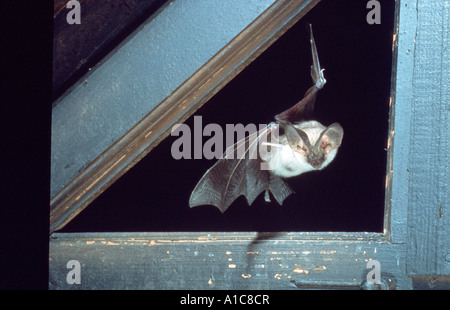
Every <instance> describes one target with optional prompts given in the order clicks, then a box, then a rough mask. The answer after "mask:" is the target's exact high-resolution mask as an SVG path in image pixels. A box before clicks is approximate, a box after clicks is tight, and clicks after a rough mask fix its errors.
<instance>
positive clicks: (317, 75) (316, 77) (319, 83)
mask: <svg viewBox="0 0 450 310" xmlns="http://www.w3.org/2000/svg"><path fill="white" fill-rule="evenodd" d="M309 32H310V39H309V42H310V43H311V54H312V60H313V64H312V66H311V77H312V79H313V81H314V82H315V86H316V87H317V88H318V89H322V88H323V86H324V85H325V83H326V82H327V80H325V77H324V75H323V71H324V70H325V69H321V68H320V62H319V54H318V53H317V47H316V41H314V35H313V31H312V25H311V24H309Z"/></svg>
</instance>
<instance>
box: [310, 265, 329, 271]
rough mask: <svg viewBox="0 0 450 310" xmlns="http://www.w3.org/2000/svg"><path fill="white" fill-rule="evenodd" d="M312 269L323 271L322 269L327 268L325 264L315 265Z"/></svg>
mask: <svg viewBox="0 0 450 310" xmlns="http://www.w3.org/2000/svg"><path fill="white" fill-rule="evenodd" d="M313 270H314V271H315V272H322V271H324V270H327V267H326V266H315V267H314V268H313Z"/></svg>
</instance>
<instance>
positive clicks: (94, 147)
mask: <svg viewBox="0 0 450 310" xmlns="http://www.w3.org/2000/svg"><path fill="white" fill-rule="evenodd" d="M273 2H274V0H261V1H258V2H253V1H240V0H232V1H220V0H201V1H197V0H194V1H193V0H188V1H172V2H170V3H169V4H167V5H166V6H165V8H164V10H162V11H161V12H160V14H159V15H157V16H156V17H154V18H151V19H150V20H148V22H146V23H145V25H143V26H142V27H141V28H140V29H138V31H136V32H135V34H134V36H132V38H131V39H129V40H128V41H127V42H126V43H125V44H123V45H122V46H120V47H119V48H117V49H116V50H115V51H114V53H112V54H111V56H109V57H108V59H106V60H105V61H104V62H103V63H101V64H100V65H98V66H97V67H96V68H95V69H93V70H92V71H91V74H89V75H88V76H86V77H84V78H83V80H82V81H80V83H79V84H78V85H77V86H76V87H74V88H73V89H71V90H70V91H69V92H68V93H67V94H66V95H65V96H63V97H62V98H61V99H60V100H58V101H57V102H56V103H55V106H54V108H53V111H52V137H51V138H52V158H51V196H52V197H53V196H54V195H55V194H56V193H57V192H58V191H59V190H60V189H61V188H63V187H64V186H65V185H66V184H67V183H68V182H69V181H70V180H72V179H73V178H74V177H75V176H77V175H78V173H79V172H80V170H82V169H83V168H84V167H85V166H86V165H87V164H89V162H90V161H92V160H93V159H94V158H96V157H97V156H98V155H100V154H101V153H102V152H103V151H104V150H105V149H106V148H107V147H109V146H110V145H111V144H112V143H113V142H114V141H116V140H118V139H119V138H120V137H121V136H123V135H124V134H125V133H126V132H127V131H128V130H129V129H130V128H131V127H133V126H134V125H135V124H136V123H137V122H138V121H139V120H141V119H142V118H143V117H144V116H145V115H146V114H147V113H149V112H150V111H151V110H152V109H153V108H154V107H155V106H156V105H157V104H159V103H160V102H161V101H162V100H163V99H164V98H166V97H167V96H168V95H170V94H171V93H172V92H173V91H174V90H175V89H176V88H177V87H178V86H179V85H180V84H181V83H183V82H184V81H185V80H186V79H188V78H189V77H190V76H191V75H192V74H193V73H194V72H196V71H197V70H198V69H199V68H200V67H201V66H202V65H203V64H204V63H205V62H206V61H208V60H209V59H210V58H211V57H212V56H213V55H215V54H216V53H217V52H218V51H219V50H220V49H221V48H222V47H223V46H225V45H226V44H227V43H229V42H230V41H231V40H232V39H233V38H234V37H235V36H236V35H237V34H238V33H240V32H241V31H242V30H243V29H244V28H245V27H246V26H248V25H249V24H250V23H251V22H252V21H253V20H254V19H255V18H256V17H257V16H259V15H260V14H261V13H262V12H263V11H264V10H265V9H267V8H268V7H269V6H270V5H271V4H272V3H273ZM124 76H127V77H129V78H127V79H124V78H123V77H124Z"/></svg>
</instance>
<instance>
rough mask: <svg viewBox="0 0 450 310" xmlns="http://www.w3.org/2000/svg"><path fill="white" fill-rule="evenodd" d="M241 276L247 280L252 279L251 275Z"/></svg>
mask: <svg viewBox="0 0 450 310" xmlns="http://www.w3.org/2000/svg"><path fill="white" fill-rule="evenodd" d="M241 276H242V277H243V278H244V279H249V278H251V277H252V275H251V274H242V275H241Z"/></svg>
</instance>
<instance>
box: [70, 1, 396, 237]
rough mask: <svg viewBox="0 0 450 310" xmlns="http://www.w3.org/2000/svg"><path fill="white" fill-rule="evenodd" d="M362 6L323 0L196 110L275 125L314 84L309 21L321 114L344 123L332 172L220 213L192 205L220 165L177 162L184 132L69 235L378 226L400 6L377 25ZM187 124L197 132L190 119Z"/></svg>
mask: <svg viewBox="0 0 450 310" xmlns="http://www.w3.org/2000/svg"><path fill="white" fill-rule="evenodd" d="M366 3H367V1H360V0H352V1H322V2H320V3H319V4H318V5H317V6H316V7H315V8H313V9H312V10H311V11H310V12H309V13H308V14H307V15H306V16H305V17H304V18H302V19H301V20H300V21H299V22H298V23H297V24H296V25H294V26H293V27H292V28H291V29H290V30H288V32H286V33H285V34H284V35H283V36H282V37H281V38H280V39H279V40H278V41H276V42H275V43H274V44H273V45H272V46H271V47H269V48H268V49H267V50H266V51H265V52H264V53H263V54H262V55H261V56H260V57H258V58H257V59H256V60H255V61H254V62H253V63H251V64H250V65H249V66H248V67H247V68H246V69H244V71H242V72H241V73H240V74H239V75H238V76H237V77H236V78H235V79H233V80H232V81H231V82H230V83H229V84H228V85H227V86H225V87H224V88H223V89H222V90H221V91H220V92H219V93H217V95H215V96H214V97H213V98H212V99H211V100H210V101H209V102H207V103H206V104H205V105H204V106H203V107H202V108H201V109H199V110H198V111H197V112H196V113H195V115H198V116H202V121H203V126H206V125H207V124H209V123H217V124H220V125H221V126H223V128H225V124H228V123H229V124H237V123H242V124H244V125H246V124H249V123H254V124H267V123H269V122H271V121H273V116H274V115H275V114H277V113H279V112H281V111H284V110H285V109H286V108H288V107H290V106H291V105H293V104H295V103H296V102H297V101H298V100H299V99H301V98H302V97H303V95H304V92H305V91H306V90H307V88H308V87H310V86H311V83H312V81H311V77H310V73H309V68H310V65H311V53H310V45H309V33H308V29H307V27H306V25H307V24H308V23H312V24H313V29H314V36H315V40H316V44H317V48H318V53H319V58H320V62H321V66H322V67H323V68H325V78H326V79H327V84H326V85H325V87H324V89H323V90H321V91H320V92H319V94H318V97H317V100H316V106H315V108H316V110H315V112H316V114H315V116H316V117H315V118H316V119H317V120H318V121H320V122H322V123H323V124H324V125H329V124H331V123H332V122H339V123H341V125H342V126H343V128H344V139H343V144H342V146H341V148H340V150H339V152H338V155H337V156H336V158H335V160H334V162H333V163H332V164H330V165H329V166H328V167H327V168H326V169H324V170H322V171H320V172H310V173H307V174H303V175H301V176H298V177H295V178H291V179H288V180H287V181H288V183H289V184H290V185H291V187H292V188H293V189H294V190H295V192H296V194H294V195H291V196H289V197H288V198H287V199H286V200H285V203H284V204H283V206H279V205H278V204H277V203H276V202H274V201H273V202H272V203H270V204H267V203H265V201H264V199H263V197H262V195H261V196H260V197H258V198H257V199H256V200H255V202H254V203H253V205H252V206H248V205H247V202H246V200H245V198H244V197H240V198H238V199H237V200H236V201H235V202H234V203H233V204H232V205H231V207H230V208H229V209H228V210H227V211H226V212H225V213H224V214H222V213H221V212H220V211H219V210H218V209H217V208H215V207H213V206H200V207H196V208H193V209H190V208H189V205H188V201H189V196H190V193H191V191H192V190H193V188H194V187H195V185H196V183H197V182H198V181H199V179H200V178H201V176H202V175H203V174H204V173H205V171H206V170H207V169H208V168H209V167H211V166H212V165H213V164H214V162H215V161H208V160H206V159H202V160H193V159H192V160H183V159H182V160H174V159H173V158H172V156H171V152H170V150H171V145H172V143H173V142H174V141H175V140H176V139H177V138H178V137H168V138H167V139H166V140H165V141H163V142H162V143H161V144H160V145H158V146H157V147H156V148H155V149H153V150H152V152H151V153H150V154H149V155H147V156H146V157H145V158H144V159H143V160H142V161H141V162H139V163H138V164H137V165H136V166H134V167H133V168H132V169H131V170H130V171H129V172H128V173H127V174H125V175H124V176H123V177H121V178H120V179H119V180H118V181H117V182H116V183H114V184H113V185H112V186H110V187H109V188H108V189H107V190H106V191H105V192H104V193H103V194H102V195H101V196H100V197H98V198H97V199H96V200H95V201H94V202H93V203H92V204H91V205H89V206H88V207H87V208H86V209H85V210H84V211H83V212H82V213H81V214H80V215H78V216H77V217H76V218H75V219H74V220H72V222H70V223H69V224H68V225H67V226H66V227H65V228H64V229H63V231H66V232H69V231H70V232H74V231H86V232H87V231H372V232H381V231H382V224H383V216H384V192H385V175H386V150H385V148H386V142H387V131H388V110H389V107H388V104H389V95H390V93H389V92H390V77H391V75H390V74H391V62H392V59H391V56H392V28H393V16H394V2H393V1H383V2H381V9H382V11H381V24H380V25H369V24H367V22H366V15H367V13H368V12H369V10H368V9H367V8H366ZM186 123H187V124H188V125H189V126H190V127H191V129H193V117H191V118H189V120H188V121H187V122H186ZM207 139H208V137H204V138H203V142H205V141H207Z"/></svg>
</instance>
